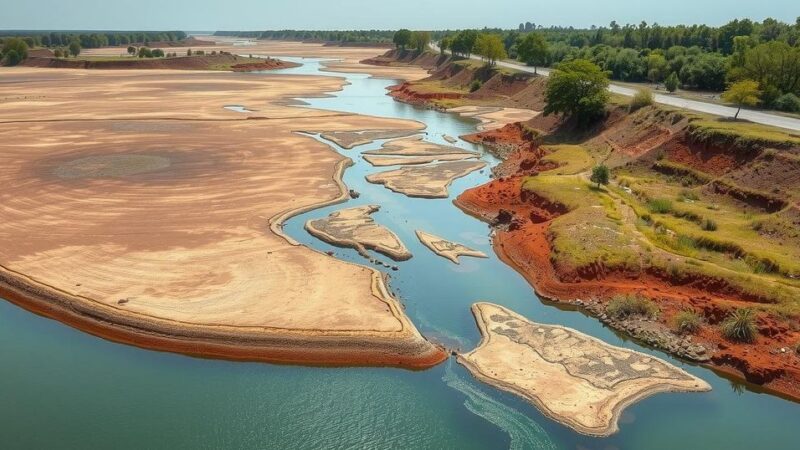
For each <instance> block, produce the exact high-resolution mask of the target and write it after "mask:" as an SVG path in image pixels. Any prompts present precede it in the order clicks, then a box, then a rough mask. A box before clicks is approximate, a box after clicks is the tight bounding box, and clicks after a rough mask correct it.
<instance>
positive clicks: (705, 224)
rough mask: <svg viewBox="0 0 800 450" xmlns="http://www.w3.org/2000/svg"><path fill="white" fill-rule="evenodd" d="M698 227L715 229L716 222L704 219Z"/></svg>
mask: <svg viewBox="0 0 800 450" xmlns="http://www.w3.org/2000/svg"><path fill="white" fill-rule="evenodd" d="M700 227H701V228H702V229H703V230H705V231H717V222H715V221H714V220H712V219H708V218H706V219H704V220H703V223H702V224H701V225H700Z"/></svg>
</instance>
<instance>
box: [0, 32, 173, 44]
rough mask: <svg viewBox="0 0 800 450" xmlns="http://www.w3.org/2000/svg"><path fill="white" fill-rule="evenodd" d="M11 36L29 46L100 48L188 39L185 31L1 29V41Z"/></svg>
mask: <svg viewBox="0 0 800 450" xmlns="http://www.w3.org/2000/svg"><path fill="white" fill-rule="evenodd" d="M9 38H20V39H22V40H23V41H24V42H25V43H26V45H27V46H28V47H29V48H31V47H50V48H53V47H66V46H69V45H70V44H71V43H72V42H78V44H80V46H81V48H100V47H108V46H117V45H130V44H144V45H149V44H150V43H151V42H175V41H180V40H183V39H186V33H185V32H183V31H105V32H60V31H50V32H48V31H0V42H4V41H5V40H6V39H9Z"/></svg>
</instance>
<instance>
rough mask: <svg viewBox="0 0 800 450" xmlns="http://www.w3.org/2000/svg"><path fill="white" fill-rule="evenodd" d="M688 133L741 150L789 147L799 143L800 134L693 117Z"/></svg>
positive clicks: (746, 123) (702, 140) (758, 125)
mask: <svg viewBox="0 0 800 450" xmlns="http://www.w3.org/2000/svg"><path fill="white" fill-rule="evenodd" d="M689 135H690V136H691V137H692V138H694V139H695V140H697V141H699V142H707V143H717V144H732V145H735V146H736V147H739V148H740V149H742V150H754V149H761V148H769V147H772V148H789V147H793V146H797V145H800V134H797V133H792V132H789V131H784V130H782V129H780V128H775V127H769V126H766V125H760V124H755V123H751V122H739V121H732V120H726V119H716V120H715V119H711V118H703V119H694V120H692V121H691V123H690V124H689Z"/></svg>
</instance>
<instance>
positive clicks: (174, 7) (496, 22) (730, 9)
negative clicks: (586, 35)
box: [0, 0, 800, 30]
mask: <svg viewBox="0 0 800 450" xmlns="http://www.w3.org/2000/svg"><path fill="white" fill-rule="evenodd" d="M798 15H800V0H762V1H735V0H605V1H598V0H550V1H542V0H482V1H473V0H397V1H391V2H386V1H379V0H227V1H226V0H214V1H207V0H138V1H135V2H127V1H114V0H21V1H15V0H0V29H108V30H120V29H124V30H166V29H177V30H265V29H281V28H294V29H373V28H375V29H397V28H400V27H407V28H413V29H443V28H472V27H478V28H479V27H483V26H490V27H502V28H511V27H515V26H516V25H517V24H519V22H525V21H531V22H534V23H537V24H543V25H573V26H576V27H588V26H590V25H592V24H596V25H601V24H602V25H606V24H608V23H609V22H610V21H611V20H616V21H617V22H618V23H620V24H625V23H628V22H630V23H639V22H640V21H642V20H645V21H647V22H648V23H653V22H658V23H660V24H663V25H670V24H677V23H687V24H690V23H706V24H709V25H720V24H723V23H725V22H727V21H728V20H730V19H733V18H737V17H750V18H753V19H757V20H762V19H764V18H765V17H774V18H776V19H779V20H783V21H786V22H792V23H793V22H794V21H795V19H796V17H797V16H798Z"/></svg>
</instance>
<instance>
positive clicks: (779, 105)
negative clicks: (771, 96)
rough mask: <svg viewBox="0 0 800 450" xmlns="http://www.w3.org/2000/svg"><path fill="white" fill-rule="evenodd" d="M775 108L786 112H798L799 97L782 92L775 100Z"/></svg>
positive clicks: (799, 108) (799, 109) (799, 110)
mask: <svg viewBox="0 0 800 450" xmlns="http://www.w3.org/2000/svg"><path fill="white" fill-rule="evenodd" d="M775 109H777V110H778V111H786V112H800V97H797V96H796V95H794V94H792V93H791V92H790V93H788V94H783V95H781V96H780V97H778V99H777V100H775Z"/></svg>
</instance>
